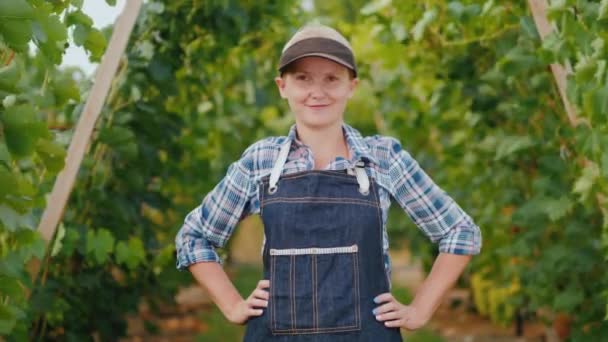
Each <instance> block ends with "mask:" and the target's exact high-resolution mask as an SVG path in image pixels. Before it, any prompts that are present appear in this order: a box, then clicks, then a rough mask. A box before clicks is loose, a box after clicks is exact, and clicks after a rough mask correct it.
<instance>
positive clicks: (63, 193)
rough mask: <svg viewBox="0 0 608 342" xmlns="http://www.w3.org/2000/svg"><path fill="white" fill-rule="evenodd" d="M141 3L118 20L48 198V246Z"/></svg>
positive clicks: (44, 223) (132, 1)
mask: <svg viewBox="0 0 608 342" xmlns="http://www.w3.org/2000/svg"><path fill="white" fill-rule="evenodd" d="M141 4H142V0H127V2H126V4H125V8H124V10H123V12H122V14H121V15H120V17H118V19H117V20H116V25H115V26H114V32H113V33H112V38H111V39H110V44H109V45H108V48H107V50H106V52H105V54H104V55H103V58H102V60H101V64H100V65H99V67H98V68H97V72H96V73H95V80H94V83H93V87H92V88H91V91H90V93H89V97H88V98H87V102H86V104H85V105H84V109H83V110H82V114H81V116H80V119H79V120H78V124H77V126H76V130H75V131H74V136H73V138H72V141H71V142H70V147H69V148H68V152H67V157H66V161H65V167H64V169H63V170H62V171H61V172H60V173H59V175H58V176H57V179H56V180H55V185H54V186H53V191H52V192H51V195H50V196H49V197H48V200H47V207H46V209H45V210H44V213H43V214H42V219H41V220H40V224H39V226H38V231H39V232H40V234H41V235H42V237H43V238H44V240H45V242H46V243H47V245H48V243H49V242H50V241H51V239H52V238H53V235H54V234H55V230H56V229H57V225H58V224H59V221H60V220H61V218H62V216H63V211H64V209H65V205H66V203H67V201H68V198H69V196H70V193H71V192H72V188H73V187H74V181H75V179H76V175H77V173H78V170H79V169H80V164H81V163H82V159H83V158H84V154H85V152H86V150H87V148H88V145H89V139H90V137H91V134H92V133H93V128H94V127H95V122H97V118H98V117H99V113H100V112H101V109H102V107H103V103H104V101H105V99H106V97H107V96H108V92H109V90H110V86H111V84H112V79H113V78H114V74H115V73H116V70H117V69H118V64H119V62H120V58H121V56H122V55H123V52H124V50H125V48H126V46H127V42H128V41H129V36H130V35H131V31H132V30H133V26H134V25H135V20H136V19H137V15H138V14H139V10H140V8H141Z"/></svg>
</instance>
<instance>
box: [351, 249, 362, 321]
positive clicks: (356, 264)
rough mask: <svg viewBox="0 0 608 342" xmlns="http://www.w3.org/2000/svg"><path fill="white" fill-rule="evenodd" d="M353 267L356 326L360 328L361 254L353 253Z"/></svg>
mask: <svg viewBox="0 0 608 342" xmlns="http://www.w3.org/2000/svg"><path fill="white" fill-rule="evenodd" d="M353 265H354V270H355V291H356V292H357V294H356V297H355V303H356V307H357V309H356V311H355V325H356V326H357V327H359V326H360V322H361V319H360V317H359V315H360V312H361V308H360V305H361V303H360V301H361V294H360V293H359V253H353Z"/></svg>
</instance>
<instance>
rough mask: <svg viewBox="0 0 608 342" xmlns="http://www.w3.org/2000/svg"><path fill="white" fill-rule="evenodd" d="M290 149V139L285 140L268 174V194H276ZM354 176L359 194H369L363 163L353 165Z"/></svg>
mask: <svg viewBox="0 0 608 342" xmlns="http://www.w3.org/2000/svg"><path fill="white" fill-rule="evenodd" d="M290 149H291V139H287V141H286V142H285V143H284V144H283V145H282V146H281V150H280V151H279V157H278V158H277V161H276V162H275V163H274V166H273V167H272V171H271V172H270V181H269V184H268V193H269V194H274V193H275V192H277V189H278V188H279V187H278V185H277V184H278V182H279V178H280V177H281V173H283V166H285V162H286V161H287V156H288V155H289V150H290ZM354 169H355V176H356V177H357V183H359V192H360V193H361V194H363V195H367V194H369V185H370V184H369V177H368V176H367V173H366V172H365V163H364V162H363V161H361V160H360V161H358V162H357V163H355V168H354Z"/></svg>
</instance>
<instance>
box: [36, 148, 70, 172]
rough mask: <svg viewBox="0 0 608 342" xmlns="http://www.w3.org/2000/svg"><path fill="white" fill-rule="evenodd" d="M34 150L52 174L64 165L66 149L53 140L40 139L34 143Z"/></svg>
mask: <svg viewBox="0 0 608 342" xmlns="http://www.w3.org/2000/svg"><path fill="white" fill-rule="evenodd" d="M36 152H37V153H38V156H39V157H40V159H42V162H43V163H44V166H45V167H46V168H47V170H48V171H50V172H51V173H52V174H56V173H58V172H59V171H61V170H62V169H63V167H64V165H65V156H66V151H65V149H64V148H63V146H61V145H59V144H58V143H56V142H53V141H47V140H40V141H39V142H38V144H37V145H36Z"/></svg>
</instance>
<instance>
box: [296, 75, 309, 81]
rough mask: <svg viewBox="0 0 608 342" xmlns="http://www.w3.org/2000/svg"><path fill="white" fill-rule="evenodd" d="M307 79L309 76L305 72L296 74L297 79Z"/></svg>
mask: <svg viewBox="0 0 608 342" xmlns="http://www.w3.org/2000/svg"><path fill="white" fill-rule="evenodd" d="M307 79H308V77H307V76H306V75H305V74H297V75H296V80H298V81H306V80H307Z"/></svg>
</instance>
